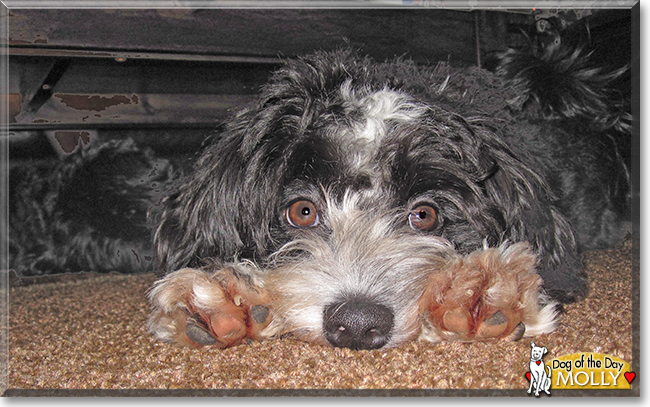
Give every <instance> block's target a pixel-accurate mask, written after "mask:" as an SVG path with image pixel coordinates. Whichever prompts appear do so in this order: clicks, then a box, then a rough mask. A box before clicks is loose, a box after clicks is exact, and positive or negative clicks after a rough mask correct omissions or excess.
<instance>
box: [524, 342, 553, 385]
mask: <svg viewBox="0 0 650 407" xmlns="http://www.w3.org/2000/svg"><path fill="white" fill-rule="evenodd" d="M530 346H531V348H532V349H531V351H530V372H526V377H527V378H528V380H530V386H529V387H528V391H527V393H528V394H530V393H531V392H532V391H533V388H534V389H535V397H539V391H540V390H543V391H544V392H545V393H546V394H548V395H549V396H550V395H551V392H550V391H549V389H550V388H551V368H550V367H548V366H546V365H545V364H544V361H543V360H542V358H543V357H544V355H545V354H546V353H548V349H546V346H542V347H540V346H535V342H531V343H530Z"/></svg>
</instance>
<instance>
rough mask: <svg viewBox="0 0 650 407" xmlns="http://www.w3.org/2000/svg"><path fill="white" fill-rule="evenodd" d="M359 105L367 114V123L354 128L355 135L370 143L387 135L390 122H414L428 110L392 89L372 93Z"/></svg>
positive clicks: (364, 122)
mask: <svg viewBox="0 0 650 407" xmlns="http://www.w3.org/2000/svg"><path fill="white" fill-rule="evenodd" d="M359 105H360V107H361V109H363V111H364V113H365V121H363V122H360V123H359V124H358V125H357V126H356V127H355V128H354V133H355V135H356V136H357V137H358V138H360V139H363V140H367V141H369V142H378V141H380V140H381V139H382V138H383V137H384V136H385V135H386V131H387V124H388V123H389V122H390V121H412V120H415V119H418V118H419V117H421V116H422V114H423V113H424V111H425V110H426V107H424V106H422V105H419V104H416V103H415V102H414V101H413V100H412V99H410V98H409V97H408V96H407V95H405V94H403V93H400V92H396V91H394V90H390V89H383V90H380V91H378V92H374V93H371V94H370V95H368V96H366V97H365V98H363V99H362V100H361V101H360V103H359Z"/></svg>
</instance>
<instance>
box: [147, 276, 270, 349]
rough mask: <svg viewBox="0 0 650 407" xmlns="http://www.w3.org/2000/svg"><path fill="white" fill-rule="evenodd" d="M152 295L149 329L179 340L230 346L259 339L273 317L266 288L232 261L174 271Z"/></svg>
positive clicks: (193, 343) (187, 343)
mask: <svg viewBox="0 0 650 407" xmlns="http://www.w3.org/2000/svg"><path fill="white" fill-rule="evenodd" d="M149 299H150V300H151V303H152V313H151V315H150V317H149V321H148V328H149V331H150V332H152V333H153V335H154V336H155V337H156V338H157V339H160V340H162V341H165V342H172V343H176V344H180V345H189V346H195V347H203V346H214V347H219V348H225V347H229V346H234V345H238V344H240V343H242V342H243V341H244V340H246V339H253V340H259V339H262V336H261V331H262V330H263V329H264V328H265V327H266V326H267V325H268V324H269V323H270V322H271V319H272V317H271V307H270V305H269V301H268V296H267V295H266V293H265V292H264V290H262V289H261V288H259V287H256V286H255V284H254V283H253V281H252V278H251V277H250V276H247V275H242V274H240V273H238V272H237V271H236V270H235V269H234V268H231V267H226V268H223V269H219V270H217V271H214V272H206V271H203V270H196V269H190V268H185V269H181V270H178V271H175V272H173V273H170V274H168V275H167V276H165V277H164V278H163V279H161V280H159V281H157V282H156V283H155V284H154V286H153V287H152V289H151V291H150V292H149Z"/></svg>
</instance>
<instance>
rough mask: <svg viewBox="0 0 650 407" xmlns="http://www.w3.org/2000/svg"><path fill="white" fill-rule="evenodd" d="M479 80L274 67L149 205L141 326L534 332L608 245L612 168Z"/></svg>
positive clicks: (490, 334)
mask: <svg viewBox="0 0 650 407" xmlns="http://www.w3.org/2000/svg"><path fill="white" fill-rule="evenodd" d="M472 81H473V82H472ZM469 82H472V83H474V84H478V86H472V85H468V83H469ZM498 84H503V81H502V80H501V79H499V78H498V77H496V76H494V75H492V74H489V73H487V72H483V71H479V70H477V69H474V68H467V69H464V70H463V69H460V70H454V69H452V68H451V67H449V66H447V65H444V64H441V65H438V66H436V67H433V68H427V67H419V66H417V65H416V64H415V63H413V62H409V61H404V60H398V61H392V62H385V63H378V62H374V61H373V60H371V59H370V58H369V57H366V58H363V57H359V56H358V55H356V53H355V52H353V51H350V50H338V51H334V52H316V53H315V54H312V55H310V56H307V57H302V58H298V59H292V60H288V61H287V62H286V65H285V66H284V67H283V68H281V69H280V70H278V71H277V72H276V73H275V74H273V76H272V77H271V79H270V83H269V84H268V85H267V86H266V87H265V88H264V89H263V90H262V93H261V95H260V98H259V100H258V101H257V102H256V103H255V104H253V105H252V106H250V107H248V108H246V109H244V110H243V111H242V112H240V113H239V114H238V115H237V116H236V117H234V118H233V119H232V121H230V123H229V125H228V126H227V128H226V130H225V131H224V133H223V134H221V136H220V138H219V140H218V141H217V142H216V143H215V144H214V145H213V146H211V147H209V148H208V149H207V150H206V151H205V152H204V153H203V155H202V156H201V158H200V159H199V160H198V161H197V163H196V165H195V169H194V173H193V174H192V175H190V176H189V177H188V178H187V179H186V180H184V181H183V182H182V184H181V185H180V186H179V187H178V188H177V189H176V190H175V191H174V192H173V193H172V194H170V195H169V196H168V197H167V198H165V200H164V203H163V210H162V213H161V217H160V220H159V224H158V228H157V230H156V233H155V236H154V243H155V248H156V264H157V269H158V271H159V272H160V279H159V280H158V281H156V282H155V283H154V285H153V286H152V288H151V289H150V291H149V292H148V298H149V300H150V302H151V307H152V311H151V314H150V317H149V320H148V329H149V331H150V332H151V333H152V334H153V336H154V337H155V338H157V339H158V340H161V341H165V342H171V343H175V344H179V345H186V346H194V347H205V346H207V347H217V348H225V347H229V346H235V345H239V344H242V343H247V342H249V341H251V340H263V339H269V338H280V337H284V336H286V335H291V336H293V337H294V338H298V339H300V340H304V341H309V342H312V343H316V344H323V345H327V346H330V345H331V346H335V347H346V348H350V349H356V350H359V349H366V350H369V349H379V348H390V347H395V346H399V345H401V344H404V343H406V342H409V341H412V340H417V339H420V340H426V341H431V342H438V341H464V342H472V341H483V340H497V339H505V340H518V339H520V338H521V337H523V336H527V337H529V336H535V335H538V334H541V333H545V332H551V331H553V330H554V329H555V327H556V326H557V323H558V322H557V317H558V312H559V307H560V305H559V304H561V303H566V302H571V301H576V300H578V299H580V298H582V297H584V295H585V294H586V292H587V284H586V282H587V278H586V276H585V275H584V272H583V271H582V270H581V253H582V251H584V249H585V248H591V247H595V246H598V245H599V244H600V239H601V237H602V236H609V238H610V239H609V242H610V244H611V243H612V242H615V240H616V239H618V237H619V236H622V232H621V231H620V229H621V228H622V225H623V223H624V220H621V219H620V215H619V214H620V211H621V208H619V207H616V205H615V204H616V203H618V202H619V201H616V200H613V199H612V197H611V196H609V195H608V193H607V185H606V184H607V183H608V182H609V181H607V180H608V179H610V178H612V177H615V174H616V173H615V172H612V171H611V170H610V169H607V168H605V169H602V168H601V164H604V163H605V161H603V160H601V157H602V156H603V155H604V154H607V153H608V152H611V151H600V148H601V147H600V144H599V142H600V141H599V140H596V139H594V137H600V135H601V134H602V132H600V129H599V130H598V131H592V130H590V129H589V128H588V127H584V128H582V130H581V132H580V133H577V134H572V133H569V132H568V131H566V130H563V128H562V127H561V123H560V122H559V121H557V122H556V121H554V120H539V121H534V120H531V119H529V118H527V117H525V118H522V116H523V115H521V114H519V113H518V112H516V111H515V110H512V109H511V110H508V108H507V100H508V97H511V96H512V94H508V89H507V88H504V87H501V88H499V87H498V86H497V85H498ZM488 85H489V86H488ZM508 95H509V96H508ZM486 112H489V113H488V114H486ZM594 134H595V135H594ZM592 136H593V137H592ZM616 159H617V158H616V157H614V158H611V160H616ZM607 162H609V161H607ZM576 206H577V207H578V208H575V207H576ZM583 208H586V209H585V210H584V211H583V210H582V209H583ZM592 208H593V209H594V210H591V209H592ZM596 208H597V209H598V210H595V209H596ZM587 209H589V210H587ZM576 231H579V232H580V233H576Z"/></svg>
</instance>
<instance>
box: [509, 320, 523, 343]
mask: <svg viewBox="0 0 650 407" xmlns="http://www.w3.org/2000/svg"><path fill="white" fill-rule="evenodd" d="M525 333H526V325H525V324H524V323H523V322H520V323H519V324H518V325H517V326H516V327H515V330H514V331H512V333H511V334H510V337H509V339H510V340H511V341H512V342H517V341H518V340H520V339H521V338H523V337H524V334H525Z"/></svg>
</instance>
